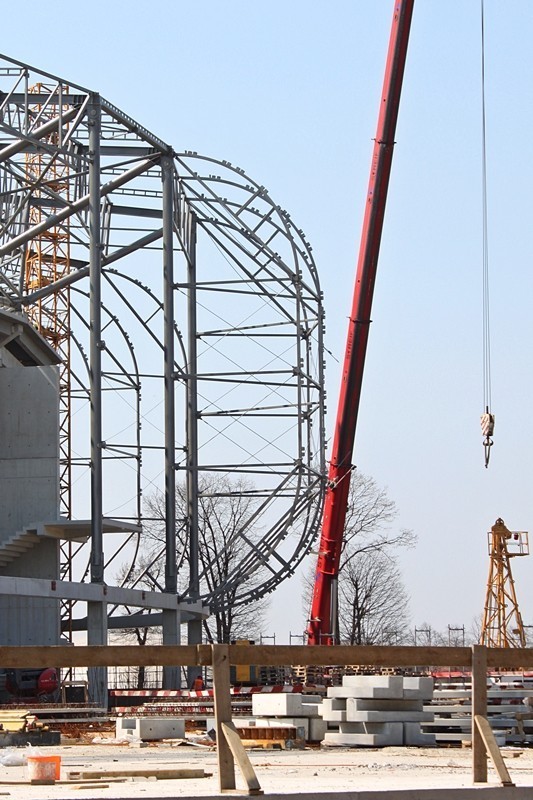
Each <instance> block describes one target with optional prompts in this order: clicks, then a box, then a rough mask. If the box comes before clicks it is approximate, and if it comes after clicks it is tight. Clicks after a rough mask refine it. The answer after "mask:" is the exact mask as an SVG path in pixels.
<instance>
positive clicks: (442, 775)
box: [0, 744, 533, 800]
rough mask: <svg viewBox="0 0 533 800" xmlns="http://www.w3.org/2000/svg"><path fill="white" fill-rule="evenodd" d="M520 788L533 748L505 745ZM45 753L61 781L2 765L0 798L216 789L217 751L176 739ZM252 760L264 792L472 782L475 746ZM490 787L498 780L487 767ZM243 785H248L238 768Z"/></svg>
mask: <svg viewBox="0 0 533 800" xmlns="http://www.w3.org/2000/svg"><path fill="white" fill-rule="evenodd" d="M502 752H503V754H504V756H505V759H506V764H507V768H508V770H509V772H510V774H511V778H512V780H513V781H514V782H515V783H516V785H517V786H530V787H532V789H531V792H532V794H531V796H532V797H533V749H532V750H523V751H520V750H516V749H514V750H511V749H509V750H507V751H506V750H505V749H504V750H503V751H502ZM43 754H44V755H60V756H61V761H62V774H61V780H62V781H64V782H61V783H56V784H55V785H53V786H32V785H30V784H29V780H28V771H27V767H23V766H12V767H5V766H0V800H1V798H2V797H8V798H12V800H55V799H56V798H58V799H60V800H67V799H68V800H71V799H73V798H80V797H83V798H87V799H88V800H90V798H102V800H107V798H113V800H117V799H118V798H120V799H122V798H128V799H129V798H146V799H147V798H159V797H161V798H163V797H166V798H170V797H175V798H188V797H205V796H213V795H218V777H217V761H216V753H215V752H213V751H207V750H201V749H197V748H193V747H190V746H181V747H176V746H172V745H170V744H159V745H156V746H149V747H144V748H141V749H131V748H129V747H127V746H124V745H109V744H105V745H102V744H98V745H90V746H87V745H71V746H66V745H63V746H61V747H57V748H47V749H46V752H44V750H43ZM249 756H250V760H251V762H252V764H253V766H254V769H255V771H256V774H257V777H258V779H259V782H260V784H261V787H262V788H263V789H264V791H265V793H284V794H298V793H301V792H313V793H316V794H317V795H319V794H320V793H325V792H328V791H339V792H340V791H358V790H359V791H362V790H370V789H374V790H378V789H380V790H384V789H421V788H450V789H451V788H456V787H471V786H472V777H471V775H472V773H471V751H470V750H468V749H465V750H461V749H451V748H432V749H422V748H395V747H387V748H382V749H362V748H360V749H331V748H328V749H322V750H318V749H307V750H304V751H296V750H291V751H289V750H285V751H275V750H251V751H249ZM146 766H150V767H155V766H157V767H158V768H159V769H165V768H166V769H169V768H183V767H189V768H194V767H196V768H198V767H203V768H204V770H205V772H206V773H211V776H210V777H206V778H194V779H187V780H183V779H181V780H176V779H174V780H153V779H146V778H143V779H135V780H132V779H129V780H127V781H126V782H120V783H118V782H109V783H106V781H105V774H106V771H109V770H117V769H139V768H143V767H146ZM69 770H73V771H74V770H76V771H82V770H94V771H101V772H102V775H103V779H102V781H101V783H100V784H98V783H96V781H93V782H92V783H81V782H69V783H67V782H66V780H65V779H66V773H67V771H69ZM489 785H492V786H495V785H498V780H497V777H496V775H495V773H494V772H493V770H492V769H491V768H490V767H489ZM237 786H238V788H239V787H240V788H244V784H242V782H241V780H240V775H239V774H238V771H237Z"/></svg>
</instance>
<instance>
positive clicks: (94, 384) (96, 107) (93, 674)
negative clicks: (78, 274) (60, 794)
mask: <svg viewBox="0 0 533 800" xmlns="http://www.w3.org/2000/svg"><path fill="white" fill-rule="evenodd" d="M88 125H89V235H90V242H89V286H90V289H89V291H90V299H89V317H90V322H89V335H90V351H89V354H90V374H89V390H90V400H91V418H90V429H91V565H90V566H91V583H103V582H104V549H103V526H102V517H103V511H102V508H103V498H102V492H103V477H102V312H101V308H102V286H101V282H102V264H101V258H102V249H101V234H100V228H101V223H100V126H101V107H100V97H99V96H98V95H92V96H91V100H90V103H89V108H88ZM87 620H88V626H87V642H88V644H90V645H105V644H107V603H106V602H105V601H104V602H97V603H92V602H90V603H87ZM88 678H89V697H90V699H91V702H96V703H99V704H101V705H102V704H107V670H106V669H105V667H96V668H91V669H90V670H89V673H88Z"/></svg>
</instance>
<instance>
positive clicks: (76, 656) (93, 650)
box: [0, 645, 199, 669]
mask: <svg viewBox="0 0 533 800" xmlns="http://www.w3.org/2000/svg"><path fill="white" fill-rule="evenodd" d="M198 660H199V653H198V650H197V647H196V645H179V646H164V645H144V646H143V647H139V646H138V645H127V646H124V645H105V646H101V647H100V646H95V645H92V646H91V647H85V646H83V647H78V646H76V647H72V646H68V647H67V646H59V647H47V646H42V647H0V664H2V667H3V668H4V669H20V668H25V667H43V668H44V667H137V666H158V667H159V666H174V665H175V664H180V665H183V666H195V665H196V664H198Z"/></svg>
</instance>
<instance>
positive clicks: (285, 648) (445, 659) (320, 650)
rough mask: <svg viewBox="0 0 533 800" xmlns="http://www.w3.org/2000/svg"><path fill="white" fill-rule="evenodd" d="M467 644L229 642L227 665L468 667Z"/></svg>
mask: <svg viewBox="0 0 533 800" xmlns="http://www.w3.org/2000/svg"><path fill="white" fill-rule="evenodd" d="M471 658H472V652H471V650H470V648H469V647H407V646H405V647H388V646H387V647H383V646H380V645H371V646H365V647H356V646H347V645H335V646H327V645H320V646H318V645H317V646H310V645H254V646H250V645H231V646H230V647H229V659H230V663H231V664H234V665H235V664H261V665H264V666H283V665H295V664H297V665H299V666H311V665H320V666H335V665H344V664H371V665H373V666H387V667H396V666H398V667H403V666H421V667H422V666H457V667H466V668H469V666H470V662H471Z"/></svg>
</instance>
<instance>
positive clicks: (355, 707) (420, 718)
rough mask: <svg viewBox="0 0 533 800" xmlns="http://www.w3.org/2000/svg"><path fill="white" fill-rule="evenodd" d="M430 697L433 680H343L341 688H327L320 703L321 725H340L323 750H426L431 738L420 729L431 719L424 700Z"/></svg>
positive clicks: (388, 677)
mask: <svg viewBox="0 0 533 800" xmlns="http://www.w3.org/2000/svg"><path fill="white" fill-rule="evenodd" d="M432 693H433V679H432V678H404V677H403V676H401V675H346V676H344V678H343V682H342V686H331V687H329V688H328V696H327V698H326V699H325V700H324V702H323V703H322V707H321V714H322V718H323V720H324V722H326V723H329V724H332V723H338V731H327V732H326V733H325V735H324V739H323V744H324V745H327V746H330V747H331V746H337V747H338V746H342V747H361V746H363V747H364V746H366V747H393V746H401V745H407V746H412V747H430V746H433V745H434V744H435V737H434V736H433V735H431V734H427V733H422V731H421V727H420V726H421V723H424V722H431V721H432V720H433V714H432V713H431V712H428V711H424V707H423V705H424V700H427V699H429V698H431V696H432Z"/></svg>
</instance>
